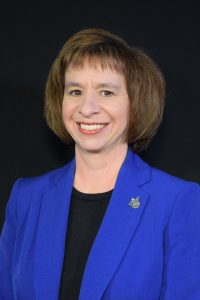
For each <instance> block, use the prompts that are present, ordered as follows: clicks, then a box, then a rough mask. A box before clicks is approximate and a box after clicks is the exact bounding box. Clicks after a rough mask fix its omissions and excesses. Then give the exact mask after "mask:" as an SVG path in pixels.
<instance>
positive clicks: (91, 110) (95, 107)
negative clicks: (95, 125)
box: [79, 93, 100, 117]
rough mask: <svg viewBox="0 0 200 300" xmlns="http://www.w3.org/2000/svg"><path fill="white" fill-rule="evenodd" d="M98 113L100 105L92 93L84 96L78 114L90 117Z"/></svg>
mask: <svg viewBox="0 0 200 300" xmlns="http://www.w3.org/2000/svg"><path fill="white" fill-rule="evenodd" d="M99 112H100V105H99V103H98V101H97V99H96V96H95V95H94V93H88V94H85V95H84V97H83V98H82V99H81V103H80V105H79V113H80V114H82V115H83V116H84V117H90V116H91V115H93V114H98V113H99Z"/></svg>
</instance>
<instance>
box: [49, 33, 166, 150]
mask: <svg viewBox="0 0 200 300" xmlns="http://www.w3.org/2000/svg"><path fill="white" fill-rule="evenodd" d="M85 59H87V60H88V61H89V62H90V63H92V64H95V63H100V65H101V67H102V68H111V69H113V70H116V71H117V72H118V73H121V74H122V75H123V76H124V78H125V82H126V87H127V92H128V95H129V100H130V116H129V123H128V128H127V136H126V141H127V142H128V144H130V145H132V147H133V150H134V151H136V152H139V151H141V150H143V149H144V148H146V147H147V146H148V144H149V142H150V141H151V139H152V137H153V136H154V134H155V133H156V131H157V129H158V127H159V125H160V122H161V120H162V115H163V108H164V98H165V81H164V78H163V75H162V73H161V71H160V70H159V68H158V66H157V65H156V64H155V62H154V61H153V60H152V59H151V58H150V57H149V56H148V55H147V54H146V53H144V51H143V50H141V49H139V48H136V47H130V46H129V45H128V44H127V43H126V42H125V41H124V40H123V39H121V38H120V37H118V36H116V35H114V34H112V33H110V32H109V31H106V30H103V29H95V28H93V29H85V30H82V31H80V32H78V33H76V34H75V35H73V36H72V37H71V38H70V39H69V40H68V41H67V42H66V43H65V44H64V46H63V48H62V49H61V51H60V53H59V54H58V56H57V58H56V59H55V61H54V63H53V65H52V67H51V70H50V73H49V76H48V80H47V84H46V90H45V109H44V112H45V118H46V121H47V124H48V126H49V127H50V128H51V129H52V130H53V131H54V133H55V134H57V135H58V136H59V137H60V138H61V139H62V140H63V141H64V142H66V143H72V142H73V139H72V137H71V136H70V135H69V133H68V132H67V130H66V128H65V125H64V122H63V118H62V101H63V95H64V88H65V82H64V77H65V72H66V70H67V68H68V66H69V65H70V66H72V67H74V68H76V67H83V64H84V62H85Z"/></svg>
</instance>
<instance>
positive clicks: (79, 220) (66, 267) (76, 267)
mask: <svg viewBox="0 0 200 300" xmlns="http://www.w3.org/2000/svg"><path fill="white" fill-rule="evenodd" d="M111 195H112V191H109V192H105V193H98V194H86V193H82V192H79V191H78V190H76V189H75V188H73V191H72V196H71V203H70V210H69V217H68V225H67V232H66V242H65V255H64V261H63V268H62V274H61V281H60V290H59V300H77V299H78V296H79V291H80V287H81V281H82V277H83V273H84V269H85V265H86V262H87V258H88V255H89V253H90V249H91V247H92V244H93V242H94V239H95V237H96V235H97V232H98V230H99V227H100V225H101V222H102V219H103V217H104V214H105V212H106V209H107V206H108V203H109V200H110V197H111Z"/></svg>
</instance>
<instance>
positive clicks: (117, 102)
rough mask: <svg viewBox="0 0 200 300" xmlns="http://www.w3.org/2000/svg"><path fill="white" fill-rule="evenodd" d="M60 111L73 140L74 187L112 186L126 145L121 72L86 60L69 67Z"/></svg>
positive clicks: (97, 189) (125, 104) (97, 188)
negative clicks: (76, 65) (78, 66)
mask: <svg viewBox="0 0 200 300" xmlns="http://www.w3.org/2000/svg"><path fill="white" fill-rule="evenodd" d="M62 114H63V120H64V124H65V126H66V129H67V130H68V132H69V133H70V135H71V136H72V137H73V139H74V141H75V154H76V175H75V187H76V188H79V190H81V191H83V192H101V191H106V190H109V189H111V188H113V186H114V183H115V180H116V177H117V174H118V171H119V169H120V167H121V165H122V162H123V161H124V158H125V156H126V153H127V147H128V145H127V142H125V135H126V130H127V125H128V115H129V98H128V94H127V90H126V85H125V80H124V77H123V75H122V74H119V73H117V72H116V71H114V70H111V69H109V68H108V69H104V70H103V69H102V68H101V67H100V65H95V66H91V65H89V63H87V62H85V64H84V65H83V67H82V68H78V69H74V68H70V67H69V68H68V69H67V71H66V74H65V93H64V97H63V105H62ZM80 123H81V124H83V127H84V128H81V126H80ZM91 124H92V125H97V124H98V125H103V127H102V128H95V127H92V128H93V129H92V130H87V126H86V127H85V125H91ZM104 178H105V179H104ZM93 180H95V185H94V182H93ZM97 182H98V183H97ZM94 186H95V190H93V187H94Z"/></svg>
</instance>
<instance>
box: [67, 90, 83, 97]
mask: <svg viewBox="0 0 200 300" xmlns="http://www.w3.org/2000/svg"><path fill="white" fill-rule="evenodd" d="M81 94H82V92H81V91H80V90H71V91H69V95H71V96H80V95H81Z"/></svg>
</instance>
